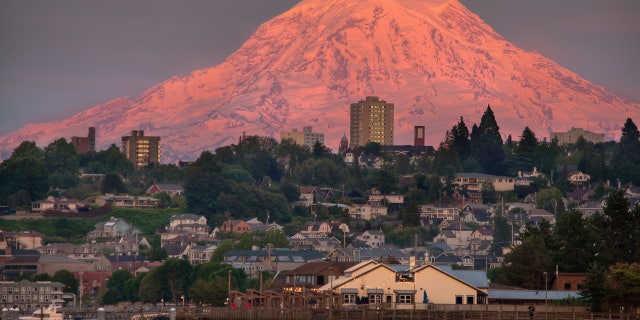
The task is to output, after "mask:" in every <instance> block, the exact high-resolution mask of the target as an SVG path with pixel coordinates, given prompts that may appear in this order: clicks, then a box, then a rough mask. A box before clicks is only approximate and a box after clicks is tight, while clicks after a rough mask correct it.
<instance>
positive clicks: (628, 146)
mask: <svg viewBox="0 0 640 320" xmlns="http://www.w3.org/2000/svg"><path fill="white" fill-rule="evenodd" d="M612 162H613V165H614V167H615V166H619V165H621V164H622V163H624V162H629V163H639V162H640V131H639V130H638V127H637V126H636V125H635V123H633V120H631V118H627V120H626V121H625V123H624V126H623V127H622V135H621V136H620V143H618V147H617V148H616V150H615V152H614V156H613V158H612Z"/></svg>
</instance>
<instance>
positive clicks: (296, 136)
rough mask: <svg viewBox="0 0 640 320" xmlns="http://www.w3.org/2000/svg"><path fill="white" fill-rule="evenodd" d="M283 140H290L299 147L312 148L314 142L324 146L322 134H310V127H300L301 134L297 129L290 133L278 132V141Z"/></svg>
mask: <svg viewBox="0 0 640 320" xmlns="http://www.w3.org/2000/svg"><path fill="white" fill-rule="evenodd" d="M284 139H292V140H293V141H295V142H296V143H297V144H299V145H301V146H307V147H309V148H312V147H313V145H314V144H315V143H316V142H320V143H321V144H322V145H324V133H318V132H312V128H311V126H306V127H302V132H300V131H298V129H291V131H280V141H282V140H284Z"/></svg>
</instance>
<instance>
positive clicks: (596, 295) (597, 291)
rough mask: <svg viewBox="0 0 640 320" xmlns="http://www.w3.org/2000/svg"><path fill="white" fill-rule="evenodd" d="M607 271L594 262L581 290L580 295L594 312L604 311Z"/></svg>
mask: <svg viewBox="0 0 640 320" xmlns="http://www.w3.org/2000/svg"><path fill="white" fill-rule="evenodd" d="M605 271H606V269H605V268H604V266H603V265H602V264H600V263H598V262H597V261H594V262H592V263H591V265H590V266H589V269H588V270H587V277H586V279H585V281H584V283H583V285H582V289H581V290H580V295H581V296H582V297H583V298H584V300H585V301H586V302H587V303H588V304H589V305H590V307H591V311H593V312H597V311H600V310H602V304H603V303H604V301H605V296H606V293H605V289H604V283H605Z"/></svg>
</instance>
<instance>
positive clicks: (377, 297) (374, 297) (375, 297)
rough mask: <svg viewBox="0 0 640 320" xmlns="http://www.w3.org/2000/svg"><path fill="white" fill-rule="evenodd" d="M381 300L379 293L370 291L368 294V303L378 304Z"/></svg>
mask: <svg viewBox="0 0 640 320" xmlns="http://www.w3.org/2000/svg"><path fill="white" fill-rule="evenodd" d="M381 302H382V295H381V294H379V293H371V294H369V303H370V304H379V303H381Z"/></svg>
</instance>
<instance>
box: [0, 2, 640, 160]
mask: <svg viewBox="0 0 640 320" xmlns="http://www.w3.org/2000/svg"><path fill="white" fill-rule="evenodd" d="M369 95H375V96H379V97H380V98H381V99H384V100H387V101H389V102H393V103H395V107H396V111H395V131H396V135H395V143H396V144H410V143H411V142H412V141H413V140H412V136H411V135H412V132H413V131H412V129H413V126H414V125H425V126H426V128H427V138H428V139H427V143H428V144H431V145H434V146H437V145H438V143H439V142H440V141H441V140H442V139H443V137H444V132H445V130H447V129H449V128H451V126H453V125H454V124H455V123H456V122H457V119H458V118H459V117H460V116H463V117H465V120H466V122H467V123H468V124H469V125H471V124H472V123H477V122H479V119H480V116H481V114H482V112H483V111H484V109H485V108H486V106H487V105H488V104H490V105H491V107H492V109H493V110H494V113H495V115H496V119H497V121H498V124H499V125H500V126H501V132H502V134H503V135H505V136H506V135H507V134H512V135H513V137H514V139H518V137H519V136H520V133H521V132H522V130H523V129H524V127H525V126H529V127H531V128H532V130H534V132H535V133H536V135H537V136H538V137H539V138H543V137H548V135H549V131H560V130H567V129H569V128H571V127H584V128H587V127H588V128H589V129H591V130H593V131H599V132H605V133H606V136H607V138H609V139H614V138H616V137H617V136H619V131H620V130H619V129H620V126H621V125H622V124H623V123H624V120H625V118H626V117H632V118H638V115H640V106H638V105H637V104H634V103H630V102H628V101H625V100H623V99H621V98H619V97H616V96H615V95H614V94H612V93H611V92H609V91H607V90H606V89H604V88H602V87H600V86H597V85H594V84H591V83H590V82H588V81H586V80H584V79H582V78H581V77H580V76H578V75H577V74H575V73H573V72H571V71H569V70H567V69H565V68H563V67H561V66H559V65H558V64H556V63H555V62H553V61H552V60H550V59H547V58H545V57H543V56H541V55H540V54H537V53H535V52H526V51H523V50H521V49H519V48H517V47H516V46H514V45H513V44H511V43H509V42H508V41H506V40H505V39H503V38H502V37H501V36H500V35H499V34H497V33H496V32H495V31H494V30H493V29H492V28H491V27H490V26H488V25H486V24H485V23H484V22H483V21H482V20H481V19H480V18H479V17H478V16H477V15H475V14H473V13H471V12H470V11H469V10H467V9H466V8H465V7H464V6H463V5H461V4H460V3H458V2H457V1H455V0H450V1H449V0H306V1H302V2H301V3H299V4H298V5H296V6H295V7H293V8H292V9H291V10H289V11H287V12H285V13H283V14H281V15H279V16H277V17H275V18H274V19H272V20H270V21H268V22H266V23H265V24H263V25H262V26H260V27H259V28H258V30H256V31H255V33H254V34H253V35H252V36H251V37H250V38H249V39H248V40H247V41H246V42H245V43H244V44H243V45H242V47H240V48H239V49H238V50H237V51H236V52H235V53H233V54H232V55H230V56H229V57H228V58H227V60H225V61H224V62H223V63H221V64H220V65H217V66H214V67H211V68H206V69H201V70H196V71H193V72H192V73H191V74H189V75H186V76H180V77H174V78H171V79H169V80H167V81H165V82H162V83H160V84H158V85H156V86H154V87H152V88H150V89H149V90H147V91H146V92H144V93H143V94H141V95H140V96H139V97H135V98H120V99H116V100H113V101H111V102H108V103H105V104H102V105H98V106H95V107H93V108H91V109H88V110H87V111H84V112H82V113H79V114H77V115H75V116H73V117H71V118H69V119H67V120H64V121H60V122H51V123H44V124H30V125H27V126H25V127H23V128H21V129H20V130H18V131H15V132H13V133H11V134H8V135H6V136H4V137H1V138H0V152H2V155H3V157H7V156H8V155H9V154H10V152H11V151H12V150H13V148H15V147H16V146H17V145H19V143H20V142H22V141H23V140H35V141H37V142H38V144H39V145H46V144H48V143H49V142H51V141H53V140H54V139H56V138H58V137H61V136H63V137H66V138H70V137H71V136H73V135H84V134H85V133H86V128H87V127H89V126H95V127H96V128H97V139H98V141H97V143H98V148H100V149H102V148H106V147H107V146H108V145H110V144H112V143H116V144H118V145H119V144H120V139H121V137H122V136H123V135H127V134H128V133H129V131H130V130H138V129H142V130H145V134H146V135H158V136H161V137H162V142H161V143H162V150H163V156H162V161H163V162H169V161H174V160H177V159H194V158H196V157H197V156H198V155H199V154H200V152H202V151H203V150H214V149H215V148H217V147H219V146H222V145H227V144H230V143H235V142H237V139H238V137H239V136H241V135H242V134H243V133H244V134H247V135H253V134H257V135H271V136H274V137H276V138H278V133H279V131H281V130H290V129H291V128H299V129H300V128H301V127H302V126H305V125H311V126H313V130H314V131H315V132H324V133H325V142H326V144H327V146H328V147H329V148H332V149H334V150H335V149H337V146H338V142H339V139H340V138H341V137H342V135H343V134H345V133H346V134H347V135H348V130H349V114H348V107H349V104H350V103H352V102H356V101H358V100H361V99H364V98H365V96H369Z"/></svg>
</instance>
